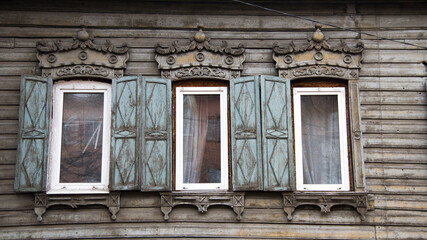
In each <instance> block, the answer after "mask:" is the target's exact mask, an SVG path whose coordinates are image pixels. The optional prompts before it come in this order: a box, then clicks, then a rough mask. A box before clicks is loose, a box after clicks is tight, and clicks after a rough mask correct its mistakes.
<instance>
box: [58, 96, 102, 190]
mask: <svg viewBox="0 0 427 240" xmlns="http://www.w3.org/2000/svg"><path fill="white" fill-rule="evenodd" d="M103 112H104V94H103V93H64V105H63V120H62V141H61V165H60V182H61V183H94V182H101V162H102V129H103V127H102V123H103Z"/></svg>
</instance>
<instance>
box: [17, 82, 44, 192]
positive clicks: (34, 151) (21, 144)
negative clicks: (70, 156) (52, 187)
mask: <svg viewBox="0 0 427 240" xmlns="http://www.w3.org/2000/svg"><path fill="white" fill-rule="evenodd" d="M51 94H52V80H51V79H47V78H41V77H23V78H22V81H21V102H20V108H19V129H20V131H19V136H18V151H17V163H16V175H15V190H16V191H17V192H40V191H44V190H45V185H46V165H47V159H48V154H49V151H48V141H49V140H48V139H49V121H50V110H51V107H50V106H51Z"/></svg>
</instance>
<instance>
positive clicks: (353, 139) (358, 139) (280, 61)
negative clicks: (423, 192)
mask: <svg viewBox="0 0 427 240" xmlns="http://www.w3.org/2000/svg"><path fill="white" fill-rule="evenodd" d="M315 28H316V30H315V32H314V33H313V35H312V37H309V38H308V44H305V45H303V46H296V45H295V44H294V43H293V42H291V43H290V44H289V45H288V46H287V47H283V48H282V47H280V46H279V45H278V44H277V43H275V44H274V46H273V52H274V53H273V59H274V60H275V61H276V68H277V69H278V70H279V76H281V77H284V78H289V79H291V81H293V80H296V79H300V78H317V77H322V78H325V77H326V78H337V79H341V80H346V81H347V83H348V99H347V100H348V109H349V114H350V115H349V116H350V117H349V121H350V143H351V151H352V153H351V164H352V170H353V181H354V184H353V188H354V189H353V190H354V192H347V193H346V192H339V193H319V192H318V193H310V192H301V193H289V194H288V193H283V202H284V210H285V212H286V213H287V215H288V219H289V220H291V219H292V213H293V211H294V210H295V208H296V207H297V206H300V205H306V204H309V205H317V206H319V207H320V208H321V210H322V212H329V211H330V208H331V207H332V206H335V205H349V206H353V207H355V208H356V210H357V211H358V212H359V214H360V215H361V218H362V220H364V219H365V213H366V210H370V209H373V207H370V206H371V205H372V206H373V204H374V201H373V200H372V201H371V200H369V201H368V200H367V199H368V195H367V193H366V183H365V168H364V160H363V141H362V132H361V117H360V101H359V81H358V79H359V70H360V62H361V60H362V52H363V49H364V47H363V44H362V43H361V42H359V43H357V44H356V46H355V47H349V46H348V45H347V44H346V43H345V42H344V41H341V42H340V44H339V45H337V46H331V45H330V44H329V43H328V42H327V38H326V37H325V36H324V35H323V33H322V32H321V30H320V29H321V26H320V25H316V27H315ZM369 199H371V198H369ZM368 202H369V203H368Z"/></svg>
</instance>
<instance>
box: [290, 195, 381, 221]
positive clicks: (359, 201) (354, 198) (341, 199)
mask: <svg viewBox="0 0 427 240" xmlns="http://www.w3.org/2000/svg"><path fill="white" fill-rule="evenodd" d="M282 195H283V210H284V211H285V213H286V214H287V215H288V220H292V217H293V216H292V215H293V213H294V211H295V209H296V208H297V207H298V206H302V205H314V206H318V207H319V208H320V211H321V212H323V213H329V212H330V211H331V208H332V207H333V206H336V205H347V206H352V207H354V208H355V209H356V211H357V212H358V213H359V215H360V219H361V220H362V221H365V219H366V213H367V211H371V210H374V205H375V199H374V196H373V195H372V194H368V193H366V192H292V193H288V192H284V193H282Z"/></svg>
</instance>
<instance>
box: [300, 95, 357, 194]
mask: <svg viewBox="0 0 427 240" xmlns="http://www.w3.org/2000/svg"><path fill="white" fill-rule="evenodd" d="M293 95H294V124H295V166H296V185H297V190H319V191H321V190H326V191H348V190H350V179H349V160H348V159H349V158H348V147H347V146H348V145H347V120H346V115H347V112H346V100H345V88H344V87H317V88H314V87H307V88H297V87H295V88H293Z"/></svg>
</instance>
